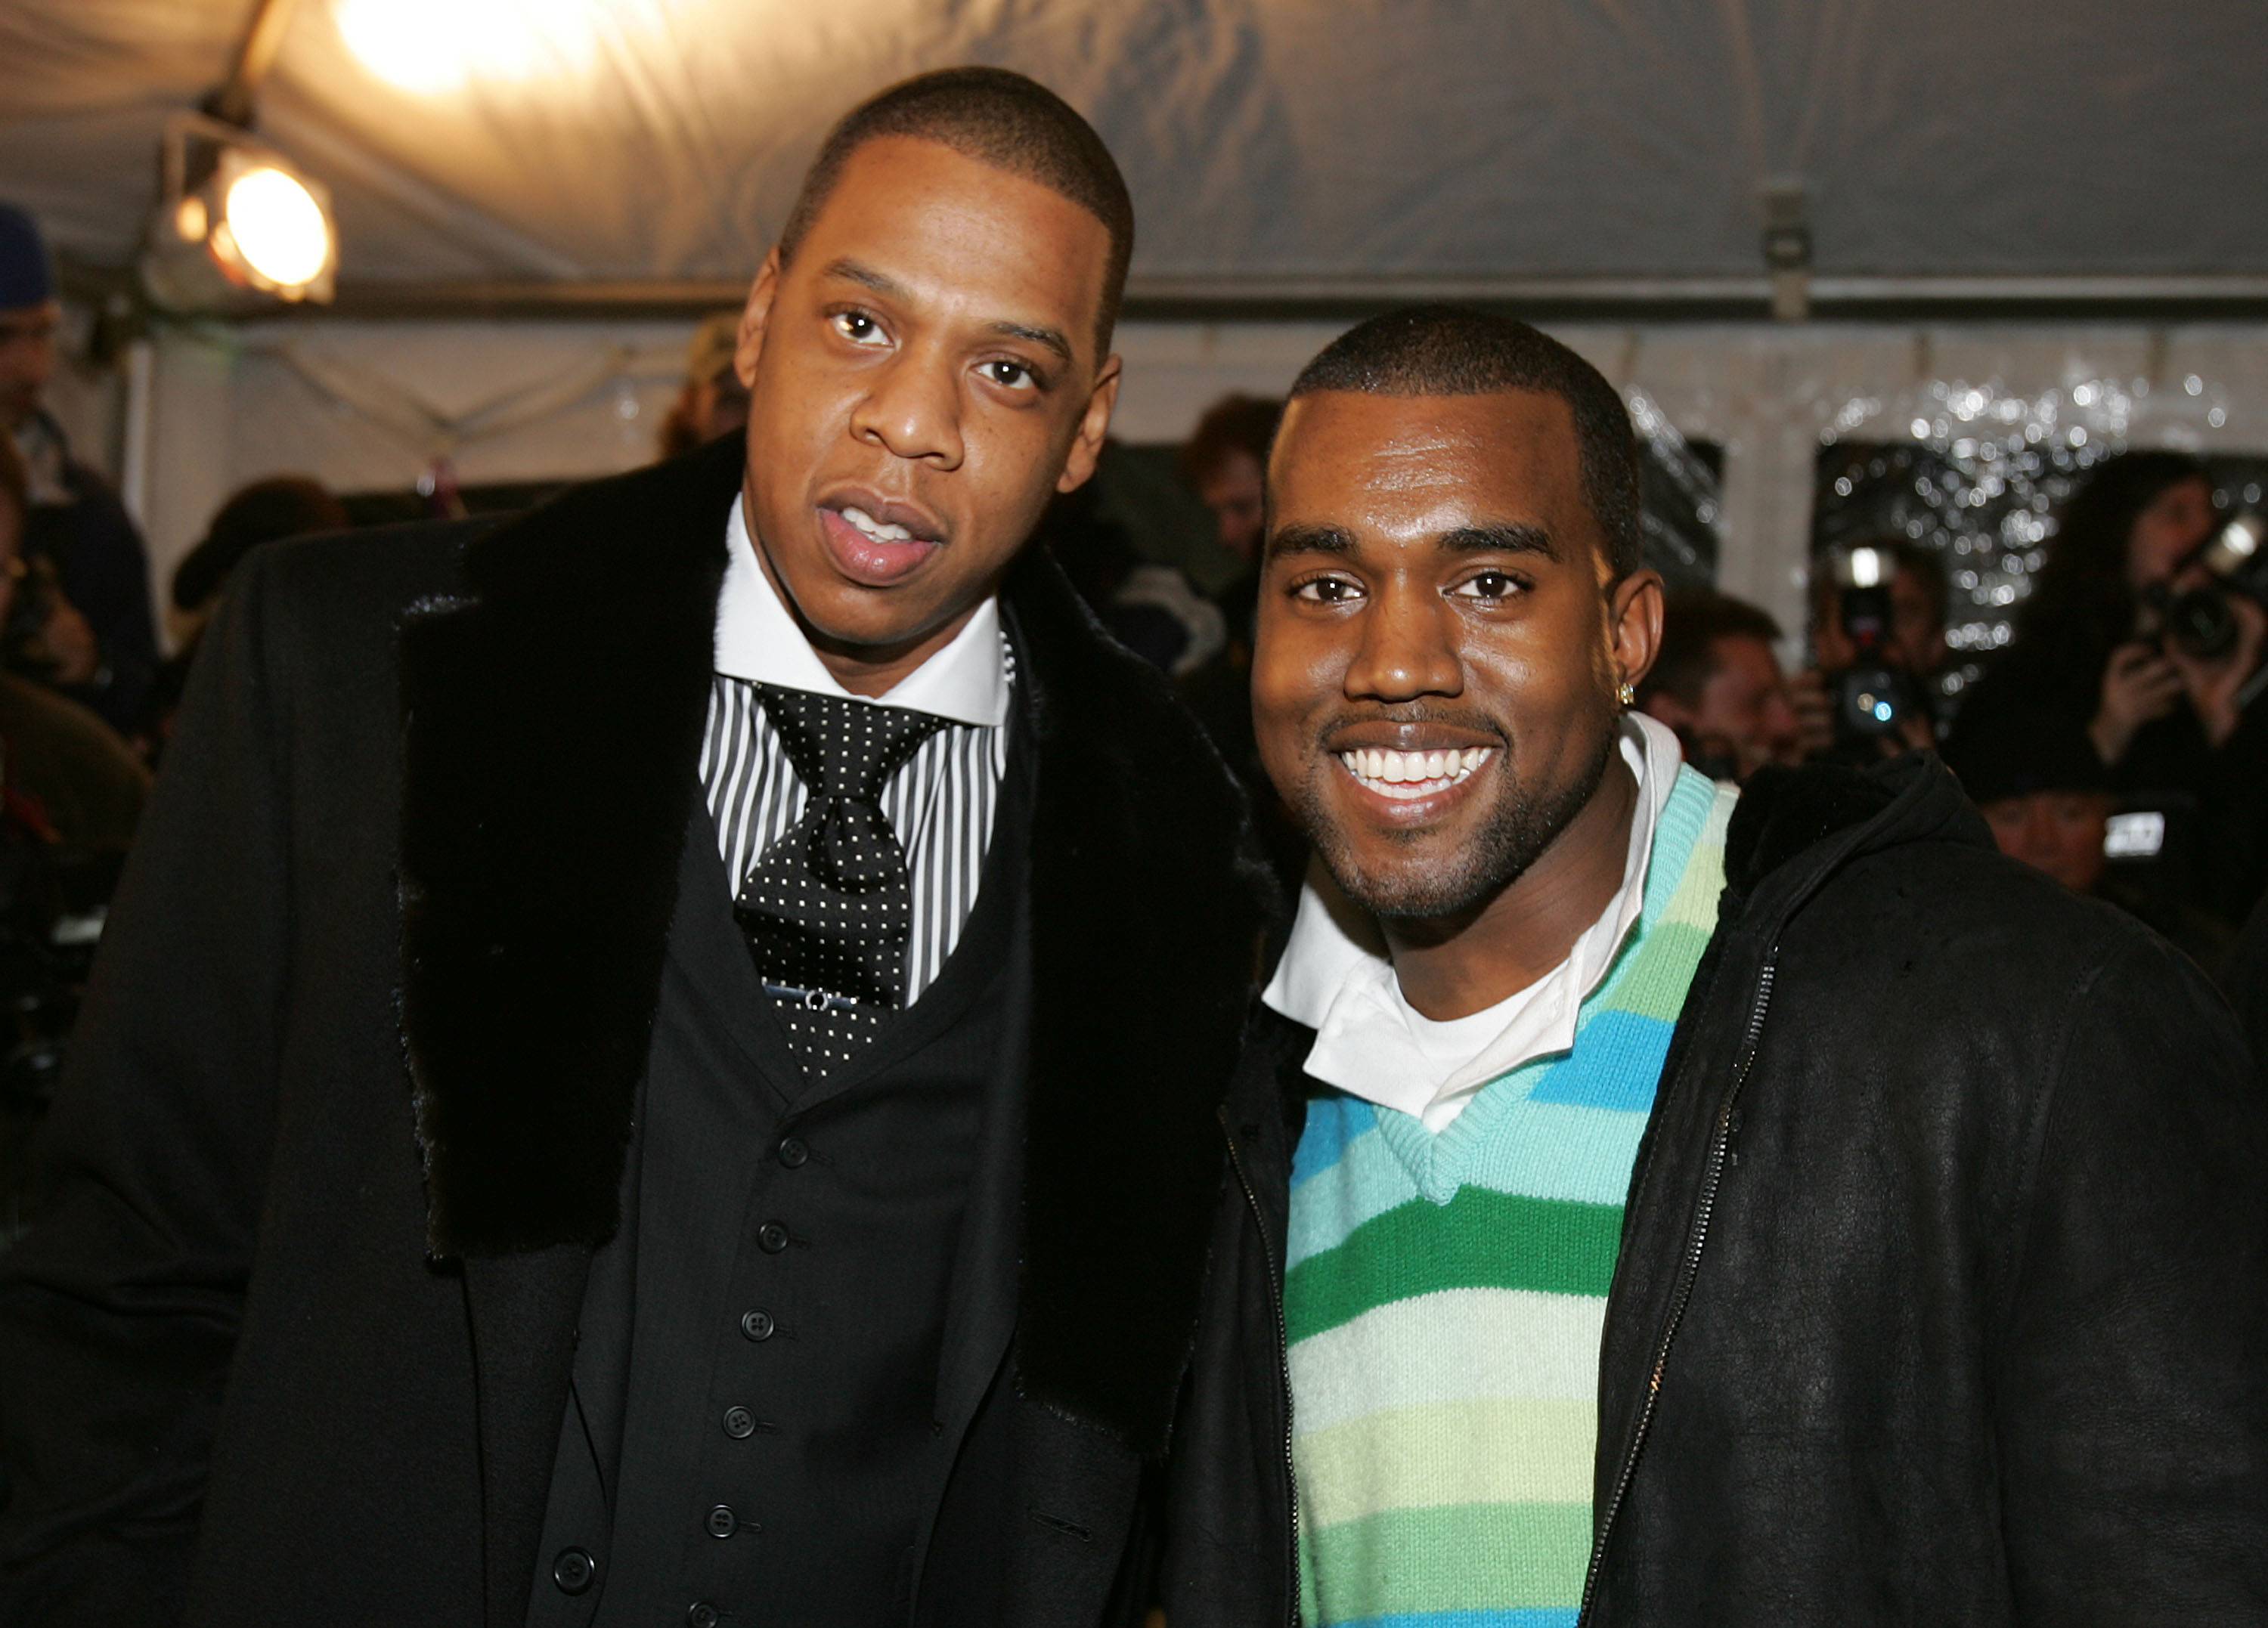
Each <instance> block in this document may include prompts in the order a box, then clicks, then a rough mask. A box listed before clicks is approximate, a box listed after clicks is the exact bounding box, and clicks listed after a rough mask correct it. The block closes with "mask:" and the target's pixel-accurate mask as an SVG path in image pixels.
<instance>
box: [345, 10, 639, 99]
mask: <svg viewBox="0 0 2268 1628" xmlns="http://www.w3.org/2000/svg"><path fill="white" fill-rule="evenodd" d="M654 9H655V4H654V0H641V3H640V4H626V3H625V0H339V6H338V10H337V11H336V12H335V18H336V20H337V23H338V28H339V33H340V35H341V36H342V38H343V39H344V40H346V42H347V48H349V49H350V50H351V51H352V52H353V53H354V54H355V55H356V56H357V58H359V59H360V60H361V62H362V64H363V66H364V67H365V68H367V69H369V70H371V72H372V73H374V74H376V75H377V76H378V77H379V78H381V79H383V80H385V81H386V82H387V84H393V85H395V86H398V87H399V88H401V89H402V90H405V91H412V92H419V93H421V94H431V93H433V92H441V91H452V90H455V89H457V88H458V87H460V86H461V85H462V84H465V83H466V82H467V81H468V80H471V79H483V80H491V81H494V80H503V81H519V80H527V79H533V78H535V77H538V76H539V75H542V74H546V73H561V72H577V71H580V70H584V69H586V68H588V67H589V66H590V64H591V61H592V58H593V56H594V55H595V54H596V52H597V48H598V42H599V40H600V37H601V36H602V35H605V34H608V33H619V32H620V30H621V27H622V24H623V22H625V21H626V20H630V18H631V17H632V16H633V14H636V13H642V12H651V11H653V10H654Z"/></svg>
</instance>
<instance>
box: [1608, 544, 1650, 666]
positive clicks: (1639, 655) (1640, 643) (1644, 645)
mask: <svg viewBox="0 0 2268 1628" xmlns="http://www.w3.org/2000/svg"><path fill="white" fill-rule="evenodd" d="M1607 618H1608V626H1607V637H1608V642H1609V645H1610V647H1611V649H1612V651H1613V657H1614V665H1615V672H1616V678H1617V679H1618V681H1619V682H1621V683H1624V684H1627V685H1629V686H1631V688H1632V689H1636V688H1638V686H1639V685H1641V684H1644V683H1645V682H1646V674H1647V673H1649V672H1652V671H1653V658H1654V657H1655V656H1659V655H1660V654H1661V576H1659V575H1657V574H1656V573H1654V572H1653V571H1633V572H1631V574H1630V575H1629V576H1625V577H1624V578H1623V580H1622V581H1620V582H1619V583H1616V584H1615V585H1614V587H1613V588H1612V589H1611V590H1609V593H1608V597H1607Z"/></svg>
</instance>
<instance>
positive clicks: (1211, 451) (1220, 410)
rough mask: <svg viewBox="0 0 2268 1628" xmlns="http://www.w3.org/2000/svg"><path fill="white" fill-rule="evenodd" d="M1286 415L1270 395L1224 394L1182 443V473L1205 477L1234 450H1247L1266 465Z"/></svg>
mask: <svg viewBox="0 0 2268 1628" xmlns="http://www.w3.org/2000/svg"><path fill="white" fill-rule="evenodd" d="M1283 418H1284V404H1283V403H1282V402H1281V401H1278V400H1275V399H1274V398H1273V397H1271V396H1248V395H1244V394H1241V393H1238V394H1234V395H1226V396H1223V397H1222V398H1221V399H1220V400H1218V401H1216V402H1214V403H1213V404H1212V405H1211V407H1207V408H1206V409H1205V410H1204V417H1203V418H1201V419H1199V420H1197V428H1196V429H1193V430H1191V431H1190V432H1189V439H1188V440H1187V441H1185V442H1183V443H1182V451H1181V455H1180V462H1181V466H1182V473H1183V474H1185V475H1187V476H1188V477H1189V479H1190V480H1204V479H1206V478H1207V477H1208V476H1210V475H1211V473H1213V472H1214V471H1215V470H1217V469H1219V467H1220V466H1221V465H1222V464H1223V463H1224V462H1226V460H1227V458H1228V456H1229V454H1231V453H1232V452H1242V453H1245V454H1246V455H1248V457H1249V458H1251V459H1252V461H1253V462H1254V463H1256V464H1257V465H1259V466H1261V467H1262V468H1263V469H1265V468H1266V467H1267V466H1268V449H1269V447H1270V445H1271V444H1273V443H1274V442H1275V439H1276V426H1277V425H1278V423H1280V422H1283Z"/></svg>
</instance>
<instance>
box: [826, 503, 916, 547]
mask: <svg viewBox="0 0 2268 1628" xmlns="http://www.w3.org/2000/svg"><path fill="white" fill-rule="evenodd" d="M842 512H843V518H844V519H845V520H848V521H849V522H850V523H851V524H853V525H855V526H857V527H858V529H859V530H860V531H862V532H865V534H866V535H867V536H869V537H871V538H873V539H874V540H875V541H876V542H878V543H909V542H911V541H912V540H913V536H914V534H913V533H912V532H909V531H907V530H906V528H905V527H903V526H902V525H884V524H882V523H881V522H880V521H879V520H877V519H875V518H874V517H873V516H872V515H870V514H868V513H867V512H866V511H865V510H863V509H845V510H843V511H842Z"/></svg>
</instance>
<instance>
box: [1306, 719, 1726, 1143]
mask: <svg viewBox="0 0 2268 1628" xmlns="http://www.w3.org/2000/svg"><path fill="white" fill-rule="evenodd" d="M1617 744H1618V745H1619V746H1620V748H1621V752H1622V758H1623V761H1624V763H1626V764H1627V765H1629V766H1630V770H1631V774H1633V775H1635V776H1636V777H1637V780H1638V799H1637V803H1636V805H1635V807H1634V808H1633V810H1632V811H1631V830H1630V841H1629V844H1628V847H1627V848H1626V849H1625V852H1624V860H1623V879H1622V884H1621V885H1620V886H1619V887H1617V888H1616V890H1615V894H1614V897H1613V898H1609V900H1608V901H1607V906H1606V908H1605V909H1604V910H1603V911H1602V912H1601V913H1599V918H1598V920H1595V921H1594V922H1593V923H1592V924H1591V925H1590V926H1589V927H1588V928H1585V929H1584V931H1583V935H1582V936H1581V937H1580V938H1578V939H1577V940H1576V941H1575V944H1574V948H1573V949H1572V950H1570V951H1569V952H1568V954H1567V958H1566V959H1565V960H1564V961H1562V962H1560V963H1559V964H1558V965H1557V966H1555V967H1553V968H1552V969H1551V970H1550V972H1546V973H1545V974H1544V975H1543V977H1542V978H1540V979H1536V980H1535V982H1534V983H1532V984H1530V985H1528V987H1527V988H1525V989H1522V990H1520V991H1518V992H1517V993H1515V994H1512V995H1510V996H1507V997H1506V999H1504V1000H1502V1001H1499V1002H1497V1004H1496V1005H1494V1006H1491V1007H1489V1008H1485V1009H1484V1010H1482V1011H1478V1012H1475V1013H1473V1014H1471V1015H1470V1016H1466V1017H1458V1018H1451V1019H1449V1020H1447V1022H1437V1021H1435V1020H1434V1019H1432V1018H1429V1017H1427V1016H1425V1015H1424V1014H1423V1013H1421V1012H1419V1011H1418V1009H1417V1008H1415V1007H1413V1006H1411V1005H1410V1002H1409V1001H1407V1000H1405V999H1404V998H1403V994H1402V985H1401V982H1400V980H1399V979H1396V978H1395V974H1394V963H1393V962H1392V961H1391V960H1390V959H1388V956H1387V950H1386V941H1385V938H1384V936H1383V935H1381V933H1380V931H1379V928H1378V923H1377V920H1375V919H1374V918H1373V917H1372V916H1371V915H1370V914H1369V913H1367V912H1366V911H1364V910H1362V909H1360V908H1359V906H1356V905H1355V904H1354V903H1353V902H1352V901H1351V900H1350V899H1349V898H1347V896H1346V895H1345V894H1344V893H1343V892H1341V891H1339V889H1338V886H1337V884H1335V883H1333V882H1332V880H1331V879H1330V876H1329V874H1328V873H1327V872H1325V871H1324V869H1322V866H1321V865H1320V864H1318V865H1313V866H1310V867H1309V869H1308V874H1307V885H1306V886H1305V887H1304V888H1302V889H1301V890H1300V910H1299V914H1298V916H1297V917H1296V918H1295V919H1294V920H1293V921H1292V936H1291V939H1290V941H1289V942H1287V943H1286V944H1285V950H1284V957H1283V959H1282V960H1281V961H1279V962H1278V963H1277V966H1276V975H1275V977H1274V978H1273V979H1270V981H1269V985H1268V987H1267V990H1266V991H1265V992H1264V993H1263V994H1262V996H1261V999H1262V1000H1263V1001H1265V1002H1266V1003H1267V1004H1268V1005H1269V1006H1270V1007H1272V1008H1274V1009H1276V1010H1277V1011H1278V1012H1281V1013H1283V1014H1284V1015H1285V1016H1286V1017H1289V1018H1292V1019H1293V1020H1295V1021H1296V1022H1299V1023H1305V1024H1307V1026H1308V1027H1310V1028H1312V1029H1313V1030H1315V1044H1314V1048H1313V1049H1312V1050H1311V1051H1310V1052H1308V1054H1307V1072H1308V1073H1309V1074H1313V1075H1314V1077H1315V1078H1316V1079H1318V1080H1321V1081H1322V1082H1324V1083H1325V1084H1326V1085H1335V1086H1337V1087H1338V1088H1339V1089H1341V1090H1343V1091H1347V1092H1351V1093H1352V1094H1353V1095H1354V1096H1359V1097H1361V1098H1363V1099H1364V1100H1365V1101H1366V1102H1372V1103H1376V1104H1379V1105H1380V1106H1381V1107H1384V1108H1393V1109H1398V1110H1399V1111H1402V1112H1403V1113H1406V1114H1410V1115H1411V1116H1413V1117H1414V1118H1418V1120H1420V1121H1421V1122H1423V1123H1424V1125H1425V1128H1426V1129H1427V1130H1429V1131H1439V1130H1440V1129H1441V1128H1443V1127H1444V1126H1447V1125H1448V1124H1449V1123H1450V1122H1451V1121H1452V1120H1454V1119H1455V1118H1456V1117H1457V1116H1458V1115H1459V1114H1460V1113H1462V1112H1463V1111H1464V1109H1465V1104H1468V1103H1469V1102H1471V1101H1472V1099H1473V1097H1474V1096H1476V1094H1477V1093H1478V1092H1479V1090H1480V1089H1481V1088H1482V1087H1483V1086H1484V1085H1486V1084H1488V1082H1490V1081H1491V1080H1495V1079H1499V1078H1500V1077H1501V1076H1503V1075H1505V1074H1509V1073H1510V1072H1512V1070H1513V1069H1515V1068H1517V1067H1520V1066H1521V1064H1523V1063H1527V1062H1531V1061H1533V1060H1535V1059H1536V1058H1539V1057H1550V1056H1552V1055H1554V1054H1555V1053H1557V1052H1565V1051H1566V1050H1568V1049H1569V1048H1570V1047H1572V1045H1574V1044H1575V1023H1576V1019H1577V1018H1578V1016H1580V1013H1581V1011H1582V1005H1583V1001H1584V1000H1585V998H1586V997H1587V996H1588V995H1589V994H1591V992H1592V991H1593V990H1594V989H1596V988H1597V987H1598V986H1599V985H1600V983H1601V982H1602V980H1604V979H1605V978H1606V975H1607V971H1608V969H1609V967H1611V966H1612V965H1613V964H1614V960H1615V957H1616V954H1617V953H1619V952H1620V950H1621V949H1622V946H1623V941H1624V939H1626V938H1628V937H1629V936H1630V932H1631V928H1632V927H1634V926H1636V925H1637V922H1638V913H1639V911H1640V910H1641V909H1642V908H1643V907H1644V906H1645V903H1646V862H1647V860H1648V858H1649V857H1650V856H1651V854H1652V853H1653V828H1654V824H1655V822H1656V821H1657V820H1658V819H1659V818H1661V810H1662V806H1663V805H1664V804H1665V803H1668V800H1669V792H1670V788H1671V787H1673V786H1674V785H1675V784H1676V781H1677V771H1678V766H1679V765H1680V764H1682V763H1683V761H1684V759H1683V753H1681V752H1679V750H1678V746H1677V737H1675V735H1673V734H1671V733H1670V732H1669V730H1667V729H1665V728H1664V727H1663V726H1662V725H1661V724H1659V723H1657V722H1654V721H1653V719H1652V718H1649V717H1646V715H1644V714H1641V713H1631V714H1628V715H1625V716H1624V719H1623V721H1622V727H1621V738H1620V740H1619V741H1618V743H1617Z"/></svg>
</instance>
